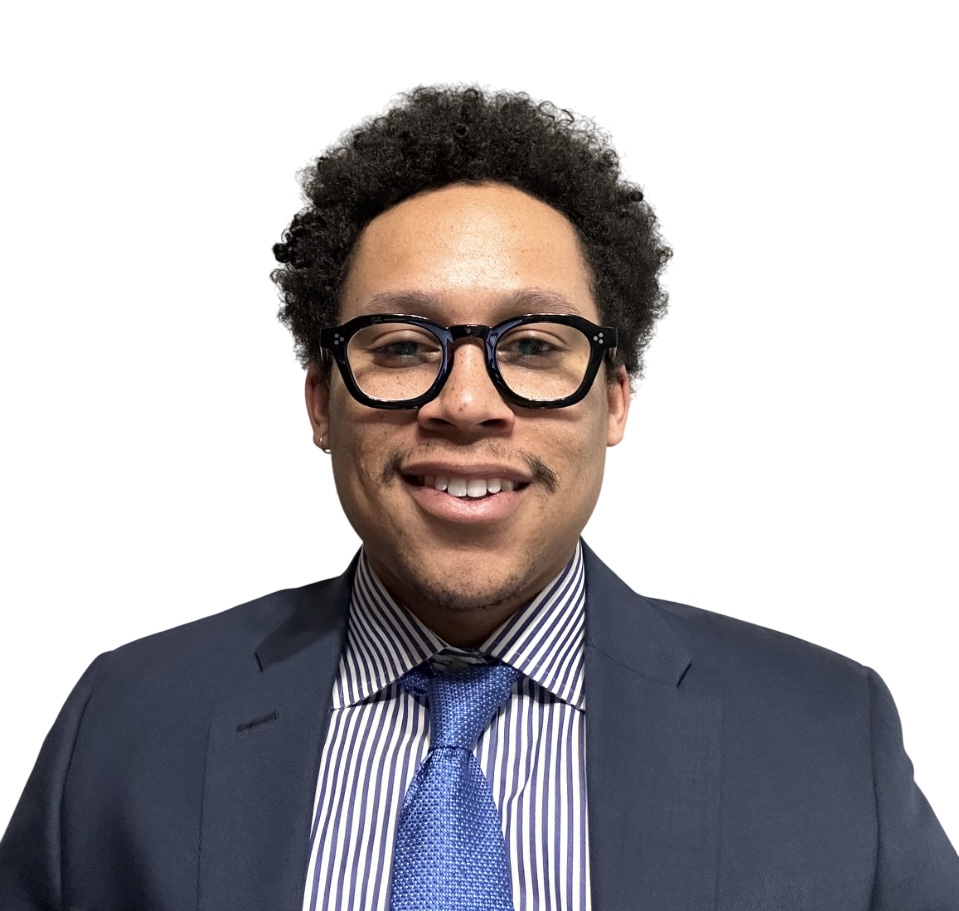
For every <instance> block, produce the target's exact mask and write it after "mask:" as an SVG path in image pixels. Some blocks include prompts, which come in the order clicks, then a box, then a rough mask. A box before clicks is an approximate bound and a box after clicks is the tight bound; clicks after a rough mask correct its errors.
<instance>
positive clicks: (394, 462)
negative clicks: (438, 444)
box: [380, 449, 559, 493]
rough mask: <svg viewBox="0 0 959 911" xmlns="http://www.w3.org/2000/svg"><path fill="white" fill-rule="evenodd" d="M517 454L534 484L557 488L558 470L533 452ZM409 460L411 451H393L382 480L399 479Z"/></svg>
mask: <svg viewBox="0 0 959 911" xmlns="http://www.w3.org/2000/svg"><path fill="white" fill-rule="evenodd" d="M487 454H488V455H490V456H493V457H494V458H495V459H498V460H500V461H510V460H509V459H507V458H505V456H504V454H503V453H497V452H489V453H487ZM431 455H432V454H431ZM436 455H439V453H436ZM516 455H517V456H519V458H520V459H522V460H523V461H524V462H525V463H526V467H527V468H529V471H530V474H531V475H532V479H533V480H532V482H533V483H534V484H542V485H543V487H545V488H546V489H547V490H548V491H549V492H550V493H553V492H554V491H555V490H556V488H557V486H559V481H558V479H557V477H556V472H555V471H553V469H552V468H550V467H549V465H547V464H546V463H545V462H544V461H543V460H542V459H541V458H540V457H539V456H536V455H533V453H531V452H518V453H516ZM407 461H409V453H405V452H401V451H400V450H398V449H397V450H394V451H393V452H391V453H390V454H389V456H388V457H387V459H386V462H385V463H384V465H383V470H382V471H381V472H380V481H381V482H382V483H384V484H390V483H392V482H393V481H395V480H397V479H398V478H399V477H400V474H401V472H400V467H401V466H402V465H403V463H404V462H407Z"/></svg>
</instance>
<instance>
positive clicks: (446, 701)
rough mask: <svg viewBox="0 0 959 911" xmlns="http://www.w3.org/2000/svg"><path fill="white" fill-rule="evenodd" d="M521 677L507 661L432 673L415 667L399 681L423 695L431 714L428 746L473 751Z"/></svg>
mask: <svg viewBox="0 0 959 911" xmlns="http://www.w3.org/2000/svg"><path fill="white" fill-rule="evenodd" d="M519 676H520V672H519V671H518V670H516V668H513V667H510V666H509V665H507V664H474V665H470V666H468V667H461V668H457V669H456V670H452V671H446V672H444V673H442V674H437V675H436V676H432V675H431V674H429V673H428V672H425V671H422V670H420V669H419V668H416V669H414V670H412V671H410V672H409V673H407V674H405V675H404V676H403V677H402V679H401V680H400V682H401V683H402V685H403V686H404V687H405V688H406V689H407V690H409V691H410V692H411V693H416V694H418V695H425V696H426V699H427V702H428V703H429V713H430V749H433V750H435V749H436V748H437V747H459V748H460V749H462V750H467V751H472V749H473V745H474V744H475V743H476V741H477V740H479V737H480V734H482V733H483V731H484V730H485V729H486V726H487V725H488V724H489V723H490V719H491V718H492V717H493V716H494V715H495V714H496V713H497V712H498V711H499V708H500V706H501V705H503V703H504V702H506V700H507V699H509V696H510V693H511V692H512V689H513V683H514V682H515V681H516V680H517V678H518V677H519Z"/></svg>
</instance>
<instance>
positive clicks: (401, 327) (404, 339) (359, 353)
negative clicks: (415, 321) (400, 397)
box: [348, 323, 443, 370]
mask: <svg viewBox="0 0 959 911" xmlns="http://www.w3.org/2000/svg"><path fill="white" fill-rule="evenodd" d="M348 356H349V358H350V364H351V366H352V367H353V368H354V369H358V368H359V369H362V368H363V366H364V365H368V366H369V367H375V368H378V369H389V370H392V369H397V368H405V367H418V366H421V365H423V364H433V363H436V362H437V361H439V360H441V359H442V356H443V351H442V348H441V346H440V341H439V339H438V338H436V336H435V335H433V333H431V332H428V331H427V330H425V329H420V328H418V327H416V326H410V325H409V324H407V323H380V324H375V325H373V326H368V327H366V328H364V329H361V330H360V331H359V332H357V333H356V335H354V336H353V338H352V340H351V341H350V346H349V350H348Z"/></svg>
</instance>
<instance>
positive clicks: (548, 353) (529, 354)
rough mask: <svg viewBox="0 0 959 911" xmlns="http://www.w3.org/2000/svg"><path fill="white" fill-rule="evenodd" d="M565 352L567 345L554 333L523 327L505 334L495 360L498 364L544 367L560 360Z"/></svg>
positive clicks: (500, 341)
mask: <svg viewBox="0 0 959 911" xmlns="http://www.w3.org/2000/svg"><path fill="white" fill-rule="evenodd" d="M567 350H568V345H567V344H565V343H564V341H563V339H562V338H560V337H559V336H558V335H557V334H556V333H553V332H548V331H544V330H543V328H532V327H529V326H523V327H520V328H518V329H514V330H513V331H512V332H507V333H506V335H504V336H503V337H502V338H501V339H500V340H499V343H498V344H497V346H496V358H497V361H498V362H499V363H500V364H506V363H508V364H513V365H516V366H524V367H533V366H545V365H547V364H550V363H553V362H554V361H555V360H556V359H557V358H561V357H562V356H563V353H564V352H565V351H567Z"/></svg>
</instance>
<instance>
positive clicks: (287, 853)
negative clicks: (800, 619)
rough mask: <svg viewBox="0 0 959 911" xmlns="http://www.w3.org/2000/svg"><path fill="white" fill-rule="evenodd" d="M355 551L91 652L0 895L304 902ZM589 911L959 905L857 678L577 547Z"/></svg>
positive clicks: (854, 671) (903, 909)
mask: <svg viewBox="0 0 959 911" xmlns="http://www.w3.org/2000/svg"><path fill="white" fill-rule="evenodd" d="M352 575H353V573H352V567H351V569H350V570H349V571H347V573H346V574H344V575H343V576H341V577H340V578H337V579H332V580H329V581H326V582H319V583H316V584H314V585H309V586H306V587H305V588H301V589H295V590H290V591H283V592H277V593H276V594H273V595H269V596H267V597H265V598H261V599H259V600H257V601H253V602H250V603H249V604H244V605H242V606H240V607H237V608H234V609H233V610H230V611H226V612H225V613H222V614H218V615H216V616H213V617H208V618H206V619H204V620H200V621H198V622H196V623H191V624H188V625H187V626H183V627H179V628H177V629H173V630H170V631H168V632H164V633H160V634H158V635H155V636H150V637H149V638H146V639H142V640H140V641H138V642H134V643H132V644H130V645H127V646H124V647H123V648H120V649H117V650H116V651H113V652H110V653H107V654H105V655H101V656H100V657H99V658H97V660H96V661H94V663H93V664H92V665H91V666H90V668H89V670H88V671H87V672H86V673H85V674H84V676H83V678H82V679H81V680H80V682H79V683H78V684H77V686H76V688H75V690H74V691H73V693H72V695H71V696H70V698H69V700H68V701H67V703H66V705H65V706H64V708H63V711H62V712H61V714H60V716H59V718H58V719H57V722H56V724H55V725H54V727H53V729H52V731H51V732H50V735H49V736H48V738H47V740H46V741H45V743H44V745H43V749H42V752H41V754H40V758H39V760H38V761H37V765H36V768H35V769H34V771H33V774H32V775H31V777H30V779H29V781H28V783H27V786H26V789H25V791H24V793H23V797H22V798H21V800H20V803H19V805H18V807H17V809H16V811H15V813H14V816H13V819H12V820H11V822H10V825H9V828H8V829H7V832H6V834H5V835H4V838H3V840H2V842H0V909H2V911H41V909H42V911H154V909H155V911H186V909H202V911H254V909H255V911H265V909H269V911H300V908H301V905H302V900H303V889H304V883H305V878H306V866H307V859H308V840H309V831H310V823H311V815H312V807H313V797H314V791H315V787H316V781H317V774H318V766H319V759H320V751H321V749H322V746H323V740H324V737H325V736H326V731H327V727H328V721H329V717H330V694H331V691H332V686H333V681H334V678H335V675H336V671H337V665H338V660H339V656H340V651H341V649H342V647H343V640H344V634H345V630H346V621H347V611H348V605H349V597H350V587H351V583H352ZM586 579H587V645H586V699H587V713H586V756H587V786H588V788H587V790H588V801H589V830H590V864H591V877H592V892H593V907H594V908H595V909H597V911H619V909H648V911H867V909H871V911H956V909H959V858H957V856H956V853H955V851H954V850H953V848H952V847H951V846H950V844H949V841H948V840H947V838H946V836H945V834H944V833H943V831H942V829H941V828H940V826H939V824H938V822H937V821H936V818H935V816H934V814H933V813H932V811H931V809H930V808H929V805H928V804H927V803H926V801H925V799H924V798H923V796H922V794H921V793H920V791H919V790H918V789H917V788H916V786H915V784H914V782H913V778H912V766H911V764H910V762H909V759H908V758H907V757H906V754H905V753H904V751H903V747H902V738H901V733H900V728H899V721H898V717H897V714H896V710H895V707H894V705H893V702H892V699H891V698H890V696H889V693H888V691H887V690H886V688H885V686H884V685H883V683H882V681H881V680H880V679H879V678H878V677H877V676H876V674H875V673H873V672H872V671H870V670H869V669H867V668H864V667H862V666H860V665H858V664H855V663H854V662H852V661H849V660H847V659H845V658H842V657H840V656H838V655H835V654H833V653H831V652H828V651H825V650H824V649H821V648H817V647H816V646H813V645H809V644H808V643H804V642H801V641H799V640H796V639H793V638H791V637H788V636H783V635H780V634H778V633H773V632H770V631H769V630H765V629H762V628H759V627H756V626H751V625H749V624H746V623H742V622H739V621H736V620H732V619H729V618H727V617H722V616H719V615H716V614H710V613H707V612H705V611H701V610H697V609H695V608H692V607H686V606H683V605H679V604H671V603H668V602H663V601H654V600H649V599H646V598H643V597H640V596H639V595H637V594H635V593H634V592H632V591H631V590H630V589H629V588H627V587H626V585H625V584H624V583H623V582H621V581H620V580H619V579H618V578H617V577H616V576H615V575H613V573H612V572H610V570H609V569H607V568H606V567H605V566H604V565H603V564H602V563H601V562H600V561H599V560H598V559H597V558H596V557H595V556H594V555H593V554H592V553H590V552H589V551H588V550H587V552H586Z"/></svg>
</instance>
